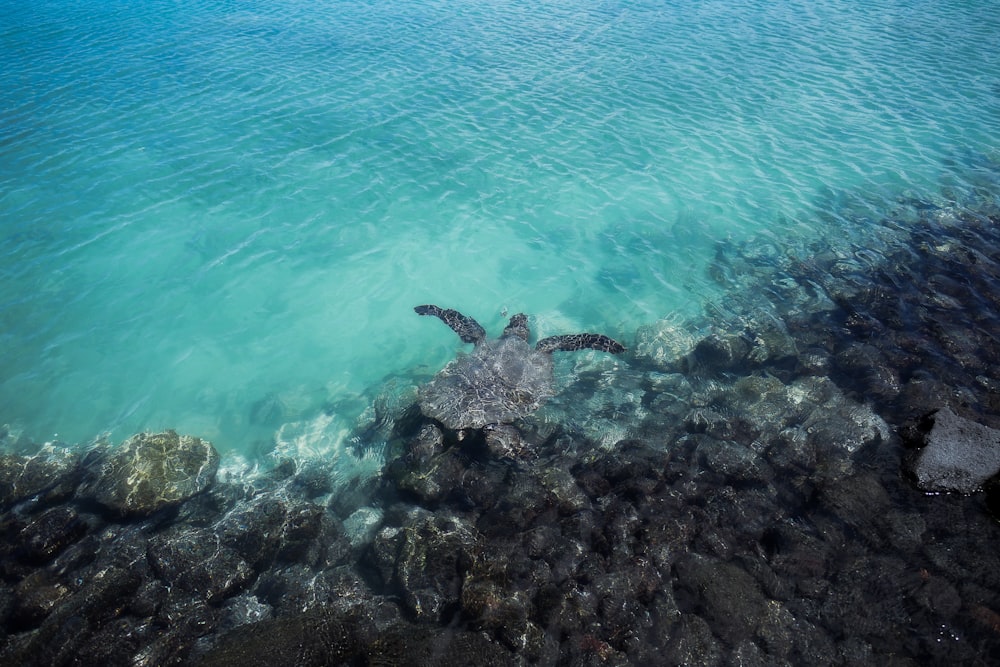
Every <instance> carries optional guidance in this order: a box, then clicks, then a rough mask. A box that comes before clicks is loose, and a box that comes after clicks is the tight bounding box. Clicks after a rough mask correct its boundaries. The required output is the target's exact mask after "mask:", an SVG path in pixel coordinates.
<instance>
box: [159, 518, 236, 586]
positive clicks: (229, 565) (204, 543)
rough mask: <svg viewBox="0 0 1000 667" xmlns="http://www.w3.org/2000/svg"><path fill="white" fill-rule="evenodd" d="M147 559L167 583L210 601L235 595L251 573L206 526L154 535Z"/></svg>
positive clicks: (234, 553)
mask: <svg viewBox="0 0 1000 667" xmlns="http://www.w3.org/2000/svg"><path fill="white" fill-rule="evenodd" d="M149 560H150V563H151V564H152V566H153V569H154V570H155V571H156V573H157V575H158V576H159V577H160V578H161V579H162V580H163V581H165V582H166V583H167V585H168V586H171V587H176V588H177V589H179V590H181V591H185V592H187V593H189V594H191V595H194V596H196V597H198V598H201V599H204V600H206V601H209V602H218V601H220V600H222V599H224V598H227V597H229V596H231V595H235V594H236V593H238V592H239V591H240V590H241V589H242V588H243V587H244V586H246V584H247V582H248V581H250V578H251V575H252V573H253V570H252V568H251V567H250V565H249V564H248V563H247V562H246V561H245V560H243V559H242V558H241V557H240V555H239V554H238V553H237V552H236V551H235V550H233V549H231V548H229V547H227V546H225V545H224V544H223V543H222V541H221V540H220V539H219V537H218V536H217V535H215V534H214V533H212V532H210V531H207V530H191V529H181V530H177V531H175V532H174V533H168V534H164V535H160V536H157V537H156V538H154V539H153V540H151V541H150V543H149Z"/></svg>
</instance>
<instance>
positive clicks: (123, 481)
mask: <svg viewBox="0 0 1000 667" xmlns="http://www.w3.org/2000/svg"><path fill="white" fill-rule="evenodd" d="M218 468H219V454H218V452H216V451H215V447H213V446H212V443H210V442H208V441H207V440H202V439H201V438H195V437H192V436H189V435H177V433H176V432H174V431H164V432H163V433H140V434H138V435H134V436H132V437H131V438H129V439H128V440H126V441H125V442H124V443H122V445H121V446H120V447H118V448H116V449H114V450H112V451H111V452H110V453H109V454H108V455H107V457H106V458H104V460H103V461H102V462H101V463H100V465H99V466H98V467H97V469H96V470H93V471H92V476H91V479H90V481H89V483H88V485H87V495H90V496H92V497H93V498H94V500H96V501H97V502H99V503H100V504H102V505H104V506H105V507H108V508H109V509H111V510H114V511H116V512H118V513H120V514H122V515H132V516H135V515H138V516H145V515H149V514H152V513H153V512H156V511H157V510H161V509H163V508H165V507H172V506H175V505H179V504H180V503H182V502H184V501H185V500H187V499H188V498H190V497H191V496H194V495H196V494H198V493H201V492H202V491H204V490H205V489H207V488H208V487H209V486H211V485H212V483H213V482H214V481H215V473H216V470H218Z"/></svg>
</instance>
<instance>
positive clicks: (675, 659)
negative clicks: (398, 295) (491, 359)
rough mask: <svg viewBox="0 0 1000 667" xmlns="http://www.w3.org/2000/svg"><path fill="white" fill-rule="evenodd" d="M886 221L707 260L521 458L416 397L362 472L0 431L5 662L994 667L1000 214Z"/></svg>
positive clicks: (860, 217)
mask: <svg viewBox="0 0 1000 667" xmlns="http://www.w3.org/2000/svg"><path fill="white" fill-rule="evenodd" d="M852 211H856V213H852ZM870 211H871V209H870V207H866V206H865V205H864V202H855V203H854V204H853V205H852V203H851V202H845V203H843V205H842V206H841V211H840V213H839V214H838V215H839V218H838V221H837V222H838V229H839V230H840V231H839V232H838V233H836V234H833V233H831V235H830V236H829V237H828V238H826V237H822V236H820V237H815V238H812V239H811V240H810V241H809V242H808V244H804V245H802V246H801V247H785V246H781V245H779V244H778V243H777V242H776V241H775V240H774V239H773V238H769V239H756V240H753V241H749V242H746V243H739V244H736V243H720V244H719V246H718V253H717V257H716V263H715V265H714V266H713V268H712V277H713V279H715V280H718V281H720V282H721V283H723V284H725V285H727V286H730V287H732V289H731V290H730V293H731V294H732V297H731V298H730V300H729V301H727V302H726V303H721V304H716V309H715V310H713V312H712V313H709V314H708V315H706V317H705V319H704V320H702V321H698V322H685V323H675V322H668V321H663V322H660V323H657V324H654V325H650V326H648V327H644V328H643V329H641V330H640V331H638V332H637V333H636V336H635V338H634V341H630V342H632V343H633V344H632V345H631V348H632V349H631V350H630V351H629V352H628V353H627V354H625V355H624V356H623V357H621V358H612V357H608V356H602V355H600V354H585V355H579V354H578V355H574V356H572V358H570V357H565V358H562V359H560V360H559V361H558V362H557V373H558V374H559V375H560V376H561V377H564V378H571V379H570V380H568V381H567V382H566V383H564V384H566V386H564V387H562V389H561V391H560V393H559V394H558V395H557V396H555V397H554V398H553V399H551V400H550V401H549V402H548V403H547V404H546V405H545V406H544V407H543V408H542V409H541V410H540V411H539V412H537V413H535V414H534V415H532V416H530V417H527V418H525V419H523V420H520V421H519V422H518V423H516V424H515V425H514V426H515V427H516V430H517V437H518V438H519V439H520V441H521V447H520V448H519V449H518V452H521V453H522V454H521V455H519V456H518V457H517V458H513V459H511V458H503V457H498V456H496V455H495V453H493V452H491V451H490V448H489V447H487V446H486V444H485V437H484V435H483V433H482V432H475V431H463V432H454V431H450V430H448V429H447V428H445V427H443V426H442V425H441V424H439V423H437V422H435V421H433V420H431V419H428V418H426V417H424V416H422V415H421V414H420V412H419V410H418V409H417V408H416V407H415V405H414V403H413V402H412V396H413V395H414V394H413V392H410V393H406V392H401V394H400V396H401V397H402V398H400V400H398V401H397V402H396V404H393V405H392V406H391V409H390V410H389V412H390V413H391V414H390V415H389V416H388V417H386V416H385V415H383V416H382V417H381V418H380V419H379V420H378V423H377V424H376V425H375V426H373V427H372V428H369V429H367V431H366V433H367V434H368V436H370V437H375V436H377V438H379V439H380V441H383V442H387V443H388V444H387V450H386V451H387V463H386V465H385V467H384V470H383V471H382V472H381V474H379V475H373V476H356V477H354V478H353V479H345V478H344V475H343V473H342V472H339V471H338V470H337V468H336V466H337V461H327V460H323V459H322V458H317V459H311V460H306V459H303V458H294V457H289V458H287V459H285V460H281V461H279V462H278V463H277V464H276V465H274V466H272V467H270V468H269V469H268V470H266V471H264V472H254V473H252V474H251V473H249V472H246V471H243V472H241V471H238V470H234V469H227V468H226V462H224V461H220V458H219V456H218V454H217V453H216V452H215V449H214V448H213V447H212V445H211V443H208V442H206V441H203V440H200V439H199V438H197V437H191V436H186V435H178V434H176V433H173V432H170V431H167V432H164V433H157V434H139V435H136V436H134V437H132V438H130V439H129V440H127V441H126V442H124V443H120V444H118V445H115V446H110V445H109V444H107V443H96V444H94V445H93V446H90V447H64V446H60V445H58V444H53V443H49V444H47V445H44V446H41V447H39V446H37V445H34V444H33V443H31V442H29V441H27V440H26V439H25V438H23V437H17V435H16V434H15V433H13V432H11V431H7V432H5V434H4V438H5V443H4V448H3V450H2V451H3V452H5V453H4V454H2V455H0V504H2V510H3V514H2V515H0V532H2V535H3V540H2V541H0V575H2V576H0V645H2V649H0V663H2V664H10V665H119V664H128V665H170V664H192V665H241V666H245V665H336V664H350V665H430V664H434V665H507V664H510V665H519V664H539V665H574V666H575V665H730V664H740V665H803V664H808V665H880V666H883V665H918V664H950V665H956V664H966V665H988V664H997V663H1000V549H998V548H997V545H998V544H1000V542H998V537H1000V532H998V526H997V520H996V517H997V516H1000V478H998V477H997V472H998V469H1000V457H998V456H997V450H998V446H1000V442H998V438H997V434H998V431H997V430H996V429H1000V391H998V387H1000V209H998V207H997V206H996V202H995V200H994V199H990V198H989V197H988V196H986V195H980V196H978V198H975V199H972V198H969V199H966V200H964V201H956V200H955V198H954V197H953V198H951V199H948V198H947V197H945V196H944V195H942V197H941V200H940V201H925V200H915V199H913V200H907V201H901V202H900V203H899V205H898V207H897V208H896V210H894V211H891V212H890V213H889V214H887V215H885V216H884V217H883V218H882V219H880V220H871V219H868V217H866V216H869V215H870ZM845 224H846V225H848V226H850V227H851V228H852V229H855V230H860V231H857V236H856V239H860V240H862V241H863V244H864V245H863V246H862V245H860V243H861V241H858V240H854V241H852V236H851V235H850V234H845V233H843V228H844V225H845ZM831 228H833V227H831ZM406 397H409V400H406ZM384 407H385V406H383V408H384ZM373 434H374V435H373ZM355 444H356V446H357V447H362V448H363V447H364V442H361V441H359V442H358V443H355ZM356 454H357V452H356ZM357 456H359V457H360V456H361V454H357ZM359 460H360V459H359Z"/></svg>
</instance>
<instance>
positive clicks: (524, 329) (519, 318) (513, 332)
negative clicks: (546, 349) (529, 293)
mask: <svg viewBox="0 0 1000 667" xmlns="http://www.w3.org/2000/svg"><path fill="white" fill-rule="evenodd" d="M529 334H530V332H529V331H528V317H527V315H525V314H524V313H518V314H517V315H514V316H513V317H512V318H510V324H508V325H507V328H506V329H504V330H503V336H502V338H507V337H508V336H514V337H515V338H520V339H521V340H524V341H526V340H528V335H529Z"/></svg>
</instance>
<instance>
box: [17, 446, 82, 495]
mask: <svg viewBox="0 0 1000 667" xmlns="http://www.w3.org/2000/svg"><path fill="white" fill-rule="evenodd" d="M79 461H80V457H79V456H78V455H77V454H76V453H74V452H71V451H70V450H68V449H63V448H60V447H53V446H51V445H46V446H45V447H43V448H42V449H41V450H40V451H39V452H38V453H37V454H34V455H31V456H20V455H18V454H0V506H6V505H11V504H13V503H16V502H19V501H21V500H25V499H27V498H31V497H32V496H36V495H38V494H42V493H44V494H45V495H47V496H49V497H50V498H52V499H55V498H59V497H63V496H66V495H70V494H72V493H73V488H74V486H75V485H76V483H77V482H78V481H79V474H78V468H77V464H78V463H79Z"/></svg>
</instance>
